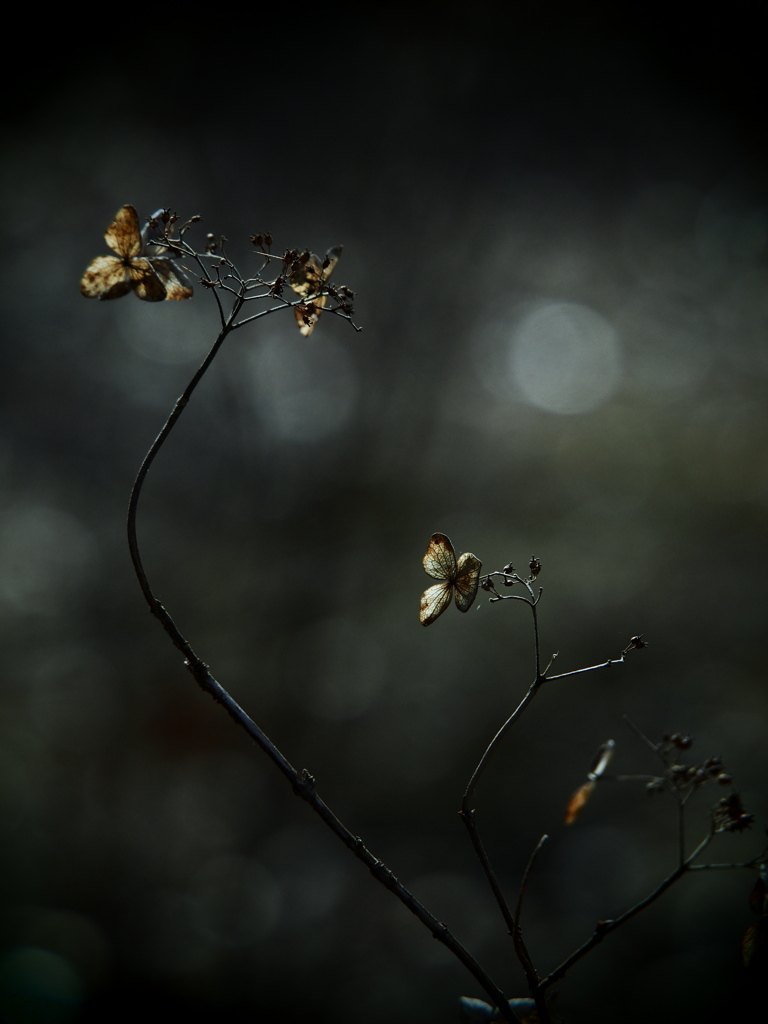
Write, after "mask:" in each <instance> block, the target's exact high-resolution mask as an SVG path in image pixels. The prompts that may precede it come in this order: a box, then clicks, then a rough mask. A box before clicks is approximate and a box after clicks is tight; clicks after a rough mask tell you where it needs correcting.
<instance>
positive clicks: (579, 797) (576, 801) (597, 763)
mask: <svg viewBox="0 0 768 1024" xmlns="http://www.w3.org/2000/svg"><path fill="white" fill-rule="evenodd" d="M615 749H616V743H615V741H614V740H606V741H605V743H603V744H602V746H601V747H600V749H599V750H598V752H597V753H596V754H595V756H594V758H593V759H592V764H591V766H590V769H589V772H588V773H587V781H586V782H585V783H584V785H583V786H579V788H578V789H577V790H576V792H575V793H574V794H573V796H572V797H571V799H570V800H569V801H568V806H567V807H566V809H565V824H566V825H572V824H573V822H574V821H576V819H577V818H578V816H579V815H580V814H581V812H582V809H583V808H584V805H585V804H586V802H587V800H589V798H590V797H591V796H592V792H593V790H594V788H595V782H596V781H597V780H598V779H599V778H600V776H601V775H602V774H603V773H604V772H605V769H606V768H607V767H608V765H609V764H610V763H611V759H612V757H613V752H614V750H615Z"/></svg>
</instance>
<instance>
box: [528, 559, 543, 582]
mask: <svg viewBox="0 0 768 1024" xmlns="http://www.w3.org/2000/svg"><path fill="white" fill-rule="evenodd" d="M528 568H529V569H530V570H531V576H532V577H533V578H534V579H535V578H536V577H537V576H538V575H539V573H540V572H541V562H540V561H539V560H538V558H537V557H536V555H531V560H530V562H529V563H528Z"/></svg>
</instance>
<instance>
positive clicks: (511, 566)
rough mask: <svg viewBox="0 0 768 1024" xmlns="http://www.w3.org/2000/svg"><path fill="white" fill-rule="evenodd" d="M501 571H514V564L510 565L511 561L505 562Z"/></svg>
mask: <svg viewBox="0 0 768 1024" xmlns="http://www.w3.org/2000/svg"><path fill="white" fill-rule="evenodd" d="M501 571H502V572H506V573H513V572H514V571H515V567H514V565H512V563H511V562H507V564H506V565H505V566H504V568H503V569H502V570H501Z"/></svg>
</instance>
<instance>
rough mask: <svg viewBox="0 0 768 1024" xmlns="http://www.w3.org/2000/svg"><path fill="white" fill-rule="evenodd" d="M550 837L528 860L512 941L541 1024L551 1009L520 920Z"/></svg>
mask: <svg viewBox="0 0 768 1024" xmlns="http://www.w3.org/2000/svg"><path fill="white" fill-rule="evenodd" d="M548 838H549V836H547V835H546V834H545V835H543V836H542V837H541V839H540V840H539V841H538V843H537V844H536V846H535V847H534V849H533V852H532V853H531V856H530V857H529V858H528V864H527V865H526V868H525V871H524V872H523V877H522V880H521V882H520V891H519V892H518V894H517V906H516V907H515V926H514V930H513V932H512V939H513V942H514V944H515V952H516V953H517V959H518V960H519V961H520V963H521V964H522V967H523V970H524V971H525V977H526V979H527V981H528V988H529V989H530V992H531V995H532V996H533V999H534V1001H535V1003H536V1012H537V1014H538V1018H539V1024H549V1020H550V1017H549V1007H548V1006H547V998H546V996H545V994H544V990H543V988H542V987H541V985H540V983H539V976H538V974H537V973H536V968H535V967H534V965H533V960H532V959H531V954H530V953H529V952H528V947H527V946H526V944H525V940H524V939H523V931H522V926H521V924H520V920H521V918H522V914H523V900H524V899H525V893H526V891H527V889H528V881H529V879H530V877H531V873H532V872H533V868H534V865H535V863H536V858H537V857H538V855H539V852H540V850H541V848H542V846H543V845H544V843H545V842H546V841H547V839H548Z"/></svg>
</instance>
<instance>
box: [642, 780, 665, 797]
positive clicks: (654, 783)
mask: <svg viewBox="0 0 768 1024" xmlns="http://www.w3.org/2000/svg"><path fill="white" fill-rule="evenodd" d="M666 788H667V786H666V783H665V782H664V779H652V780H651V782H649V783H648V784H647V785H646V787H645V791H646V793H648V794H649V795H651V794H653V793H663V792H664V790H665V789H666Z"/></svg>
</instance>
